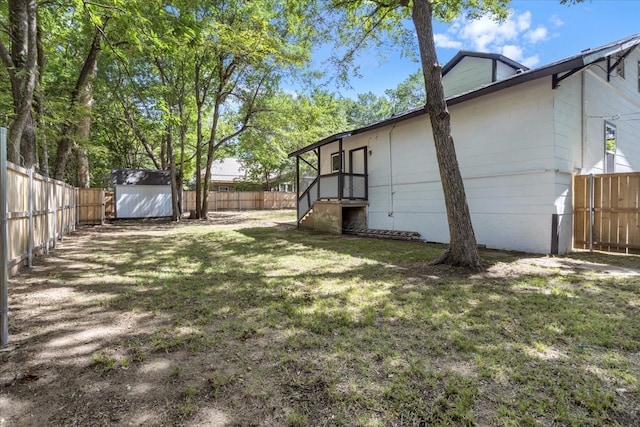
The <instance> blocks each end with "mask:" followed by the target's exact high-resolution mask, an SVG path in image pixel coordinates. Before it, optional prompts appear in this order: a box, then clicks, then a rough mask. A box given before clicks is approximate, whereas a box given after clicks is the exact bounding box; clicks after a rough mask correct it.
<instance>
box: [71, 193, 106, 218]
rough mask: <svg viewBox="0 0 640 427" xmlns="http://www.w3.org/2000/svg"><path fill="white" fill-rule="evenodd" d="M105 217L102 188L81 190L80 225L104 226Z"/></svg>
mask: <svg viewBox="0 0 640 427" xmlns="http://www.w3.org/2000/svg"><path fill="white" fill-rule="evenodd" d="M104 216H105V196H104V190H103V189H101V188H80V189H79V194H78V223H79V224H80V225H102V224H104Z"/></svg>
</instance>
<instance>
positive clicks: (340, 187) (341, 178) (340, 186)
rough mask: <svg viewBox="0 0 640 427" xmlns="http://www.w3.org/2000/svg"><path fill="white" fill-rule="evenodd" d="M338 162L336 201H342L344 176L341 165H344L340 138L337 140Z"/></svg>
mask: <svg viewBox="0 0 640 427" xmlns="http://www.w3.org/2000/svg"><path fill="white" fill-rule="evenodd" d="M338 162H339V166H338V200H342V196H343V194H342V193H344V176H343V175H342V173H343V172H344V171H343V168H342V165H343V164H344V159H343V157H342V138H340V139H339V140H338Z"/></svg>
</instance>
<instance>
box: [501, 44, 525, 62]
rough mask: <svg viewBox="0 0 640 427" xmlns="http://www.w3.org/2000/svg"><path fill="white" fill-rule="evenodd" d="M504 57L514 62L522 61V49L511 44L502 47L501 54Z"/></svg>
mask: <svg viewBox="0 0 640 427" xmlns="http://www.w3.org/2000/svg"><path fill="white" fill-rule="evenodd" d="M501 53H502V54H503V55H504V56H506V57H507V58H509V59H513V60H514V61H518V62H520V61H522V48H521V47H519V46H515V45H512V44H508V45H504V46H502V52H501Z"/></svg>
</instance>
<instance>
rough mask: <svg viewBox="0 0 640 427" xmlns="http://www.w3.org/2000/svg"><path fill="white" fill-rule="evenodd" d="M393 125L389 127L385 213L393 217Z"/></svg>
mask: <svg viewBox="0 0 640 427" xmlns="http://www.w3.org/2000/svg"><path fill="white" fill-rule="evenodd" d="M395 127H396V125H395V123H394V124H393V125H392V126H391V129H390V130H389V212H387V215H388V216H393V154H392V148H391V133H392V132H393V129H395Z"/></svg>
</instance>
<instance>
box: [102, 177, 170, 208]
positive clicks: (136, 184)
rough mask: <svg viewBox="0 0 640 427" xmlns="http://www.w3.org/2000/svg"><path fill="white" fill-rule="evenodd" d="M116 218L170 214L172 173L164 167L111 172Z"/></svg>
mask: <svg viewBox="0 0 640 427" xmlns="http://www.w3.org/2000/svg"><path fill="white" fill-rule="evenodd" d="M111 185H112V186H113V206H114V216H115V218H116V219H124V218H160V217H170V216H171V215H172V213H173V211H172V208H171V175H170V174H169V171H164V170H144V169H114V170H112V171H111Z"/></svg>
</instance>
